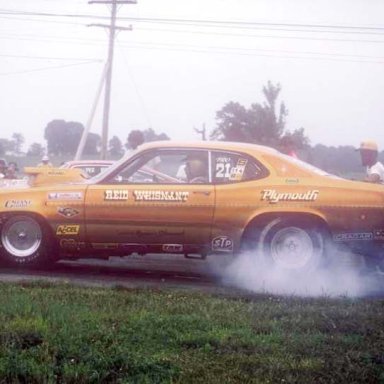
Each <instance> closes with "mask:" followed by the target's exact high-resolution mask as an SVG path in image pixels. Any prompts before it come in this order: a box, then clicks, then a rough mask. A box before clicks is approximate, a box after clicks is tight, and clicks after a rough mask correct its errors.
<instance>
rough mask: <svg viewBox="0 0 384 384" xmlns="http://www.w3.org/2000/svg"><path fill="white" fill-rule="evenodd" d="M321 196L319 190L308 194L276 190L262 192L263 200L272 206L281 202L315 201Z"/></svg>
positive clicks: (310, 191) (313, 190)
mask: <svg viewBox="0 0 384 384" xmlns="http://www.w3.org/2000/svg"><path fill="white" fill-rule="evenodd" d="M318 196H319V191H318V190H317V189H312V190H309V191H307V192H301V193H297V192H277V191H276V190H274V189H264V190H263V191H261V200H266V201H268V202H269V203H270V204H276V203H278V202H279V201H315V200H316V199H317V197H318Z"/></svg>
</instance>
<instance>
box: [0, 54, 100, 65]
mask: <svg viewBox="0 0 384 384" xmlns="http://www.w3.org/2000/svg"><path fill="white" fill-rule="evenodd" d="M0 57H12V58H20V59H33V60H63V61H66V60H68V61H82V62H87V61H89V62H93V63H94V62H97V61H101V60H100V59H87V58H81V57H80V58H79V57H52V56H32V55H5V54H0Z"/></svg>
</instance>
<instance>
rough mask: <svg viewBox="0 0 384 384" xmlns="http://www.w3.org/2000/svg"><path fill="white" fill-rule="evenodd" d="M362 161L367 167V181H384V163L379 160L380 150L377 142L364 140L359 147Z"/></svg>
mask: <svg viewBox="0 0 384 384" xmlns="http://www.w3.org/2000/svg"><path fill="white" fill-rule="evenodd" d="M358 150H359V151H360V156H361V163H362V165H363V166H364V167H366V176H365V181H368V182H370V183H383V182H384V165H383V164H382V163H381V162H380V161H379V160H378V156H379V150H378V146H377V144H376V142H374V141H372V140H365V141H362V142H361V144H360V147H359V149H358Z"/></svg>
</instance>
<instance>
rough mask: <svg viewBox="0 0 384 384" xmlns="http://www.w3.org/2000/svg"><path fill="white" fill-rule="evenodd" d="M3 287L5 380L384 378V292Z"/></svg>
mask: <svg viewBox="0 0 384 384" xmlns="http://www.w3.org/2000/svg"><path fill="white" fill-rule="evenodd" d="M0 292H1V293H0V308H1V310H0V383H220V384H224V383H362V382H364V383H380V382H382V383H384V301H382V300H377V299H376V300H373V299H372V300H369V299H358V300H357V299H342V298H341V299H331V298H327V297H323V298H318V299H313V298H311V299H300V298H295V297H291V298H288V297H278V296H271V295H243V296H236V295H232V296H231V297H225V296H218V295H216V296H215V295H208V294H202V293H185V292H177V291H167V290H161V291H157V290H149V289H141V290H137V289H125V288H114V289H110V288H106V289H104V288H79V287H73V286H70V285H53V284H52V285H50V284H47V283H41V284H40V283H22V284H0Z"/></svg>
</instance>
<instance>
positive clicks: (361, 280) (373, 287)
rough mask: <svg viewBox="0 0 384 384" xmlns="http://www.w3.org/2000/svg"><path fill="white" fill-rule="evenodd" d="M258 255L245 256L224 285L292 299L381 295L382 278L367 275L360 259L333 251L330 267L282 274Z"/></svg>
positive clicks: (231, 268) (227, 272) (230, 267)
mask: <svg viewBox="0 0 384 384" xmlns="http://www.w3.org/2000/svg"><path fill="white" fill-rule="evenodd" d="M263 260H264V259H263V257H262V255H261V254H257V252H249V251H248V252H244V253H242V254H241V255H239V256H238V257H237V258H236V259H235V260H234V261H233V262H232V263H231V264H230V265H228V266H227V267H226V268H225V270H224V271H222V274H221V277H222V279H223V280H222V281H223V283H224V284H225V285H231V286H235V287H237V288H242V289H246V290H249V291H252V292H257V293H269V294H278V295H291V296H292V295H293V296H307V297H315V296H327V297H340V296H343V297H366V296H372V295H375V296H376V295H382V294H383V293H384V284H383V281H384V276H383V275H380V274H377V273H372V272H371V273H367V272H366V269H365V268H364V265H365V264H364V262H363V258H362V257H361V256H358V255H353V254H350V253H347V252H340V251H336V250H334V251H332V252H331V254H330V260H331V262H330V265H329V266H327V268H322V269H318V270H316V271H313V272H308V271H301V272H299V271H294V272H292V271H289V270H282V269H279V268H276V267H273V266H271V265H267V264H266V263H265V262H263Z"/></svg>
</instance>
